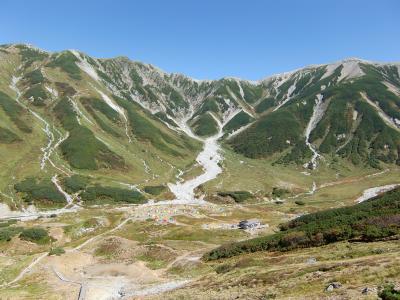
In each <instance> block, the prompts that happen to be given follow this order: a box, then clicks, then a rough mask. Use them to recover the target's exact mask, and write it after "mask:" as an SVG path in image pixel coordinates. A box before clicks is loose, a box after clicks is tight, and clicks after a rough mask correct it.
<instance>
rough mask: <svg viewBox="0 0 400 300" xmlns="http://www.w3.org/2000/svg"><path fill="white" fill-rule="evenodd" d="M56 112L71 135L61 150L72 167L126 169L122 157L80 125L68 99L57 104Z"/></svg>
mask: <svg viewBox="0 0 400 300" xmlns="http://www.w3.org/2000/svg"><path fill="white" fill-rule="evenodd" d="M54 111H55V113H56V116H57V118H58V119H59V120H60V122H61V124H62V125H63V127H64V129H65V130H67V131H69V133H70V134H69V137H68V138H67V139H66V140H65V141H64V142H63V143H62V144H61V145H60V148H61V151H62V153H63V156H64V157H65V158H66V159H67V160H68V162H69V163H70V165H71V166H72V167H74V168H77V169H88V170H96V169H99V168H124V167H125V162H124V160H123V158H122V157H121V156H119V155H117V154H115V153H114V152H112V151H111V150H110V149H108V147H107V146H106V145H105V144H104V143H103V142H101V141H100V140H98V139H97V138H96V137H95V136H94V134H93V132H92V131H90V130H89V129H88V128H86V127H84V126H81V125H80V124H79V123H78V121H77V120H76V113H75V111H74V110H73V108H72V106H71V104H70V103H69V101H68V100H67V99H66V98H63V99H62V100H61V101H60V102H59V103H58V104H57V106H56V107H55V108H54ZM82 141H85V143H82Z"/></svg>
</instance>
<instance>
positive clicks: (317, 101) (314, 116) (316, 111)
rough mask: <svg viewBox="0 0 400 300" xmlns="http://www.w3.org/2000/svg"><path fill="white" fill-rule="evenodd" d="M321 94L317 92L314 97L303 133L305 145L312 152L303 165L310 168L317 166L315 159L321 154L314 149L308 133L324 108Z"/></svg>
mask: <svg viewBox="0 0 400 300" xmlns="http://www.w3.org/2000/svg"><path fill="white" fill-rule="evenodd" d="M322 99H323V96H322V94H318V95H317V97H316V99H315V105H314V108H313V114H312V116H311V118H310V121H309V122H308V124H307V128H306V131H305V133H304V135H305V137H306V145H307V147H308V148H309V149H310V150H311V152H312V153H313V156H312V158H311V160H310V162H309V163H307V164H305V165H304V166H305V167H308V166H310V165H311V168H312V169H315V168H316V167H317V159H318V158H319V157H320V156H321V155H320V154H319V153H318V152H317V150H316V149H315V147H314V146H313V145H312V144H311V143H310V134H311V132H312V131H313V130H314V129H315V127H316V126H317V124H318V122H319V121H321V119H322V117H323V115H324V112H325V109H326V104H325V105H324V102H322Z"/></svg>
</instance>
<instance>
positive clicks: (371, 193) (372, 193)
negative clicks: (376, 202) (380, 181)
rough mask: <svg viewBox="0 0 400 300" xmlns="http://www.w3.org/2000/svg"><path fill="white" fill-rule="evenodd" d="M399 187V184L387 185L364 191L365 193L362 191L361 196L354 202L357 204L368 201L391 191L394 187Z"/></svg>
mask: <svg viewBox="0 0 400 300" xmlns="http://www.w3.org/2000/svg"><path fill="white" fill-rule="evenodd" d="M399 185H400V184H389V185H383V186H377V187H373V188H369V189H366V190H365V191H363V194H362V195H361V196H360V197H358V198H357V200H356V201H357V202H358V203H361V202H364V201H366V200H368V199H371V198H373V197H376V196H378V195H379V194H382V193H384V192H387V191H390V190H393V189H395V188H396V187H398V186H399Z"/></svg>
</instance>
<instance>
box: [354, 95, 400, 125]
mask: <svg viewBox="0 0 400 300" xmlns="http://www.w3.org/2000/svg"><path fill="white" fill-rule="evenodd" d="M360 94H361V96H362V97H363V99H364V100H365V101H367V102H368V103H369V104H370V105H371V106H372V107H374V108H375V109H376V111H377V112H378V115H379V116H380V117H381V119H382V120H383V121H384V122H385V123H386V124H387V125H388V126H390V127H392V128H393V129H395V130H397V131H399V132H400V124H398V123H397V122H396V120H395V119H394V118H392V117H390V116H388V115H387V114H386V113H385V112H384V111H383V110H382V109H381V108H380V107H379V104H378V103H375V102H373V101H372V100H371V99H369V98H368V96H367V94H366V93H364V92H361V93H360Z"/></svg>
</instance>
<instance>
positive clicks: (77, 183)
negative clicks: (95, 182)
mask: <svg viewBox="0 0 400 300" xmlns="http://www.w3.org/2000/svg"><path fill="white" fill-rule="evenodd" d="M88 183H89V179H88V178H87V177H84V176H81V175H72V176H71V177H65V178H64V179H63V185H64V187H65V190H66V191H67V192H68V193H76V192H79V191H82V190H84V189H85V188H86V186H87V185H88Z"/></svg>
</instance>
